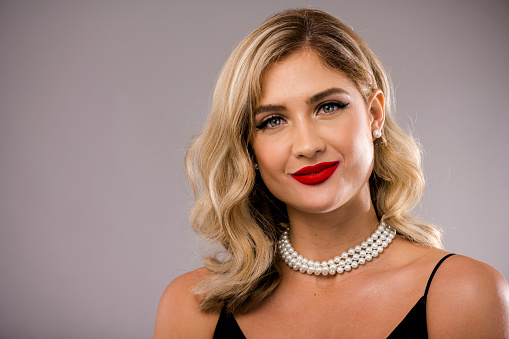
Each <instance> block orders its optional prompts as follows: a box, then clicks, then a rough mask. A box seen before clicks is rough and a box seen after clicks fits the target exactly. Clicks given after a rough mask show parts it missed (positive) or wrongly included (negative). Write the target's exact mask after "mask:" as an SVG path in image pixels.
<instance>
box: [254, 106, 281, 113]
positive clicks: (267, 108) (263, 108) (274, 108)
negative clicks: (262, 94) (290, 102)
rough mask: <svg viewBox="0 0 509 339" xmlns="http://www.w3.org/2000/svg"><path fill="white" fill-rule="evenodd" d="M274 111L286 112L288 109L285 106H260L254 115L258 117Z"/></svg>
mask: <svg viewBox="0 0 509 339" xmlns="http://www.w3.org/2000/svg"><path fill="white" fill-rule="evenodd" d="M274 111H286V107H285V106H283V105H265V106H260V107H258V108H257V109H255V111H254V112H253V115H257V114H260V113H264V112H274Z"/></svg>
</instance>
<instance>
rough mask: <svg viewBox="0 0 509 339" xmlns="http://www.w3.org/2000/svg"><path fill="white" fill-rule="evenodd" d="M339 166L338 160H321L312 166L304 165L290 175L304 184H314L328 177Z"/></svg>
mask: <svg viewBox="0 0 509 339" xmlns="http://www.w3.org/2000/svg"><path fill="white" fill-rule="evenodd" d="M338 166H339V161H332V162H321V163H319V164H316V165H314V166H306V167H304V168H301V169H300V170H298V171H297V172H295V173H293V174H291V176H292V177H293V178H294V179H295V180H297V181H298V182H300V183H301V184H304V185H316V184H319V183H321V182H324V181H325V180H327V179H329V178H330V176H331V175H332V174H334V172H335V171H336V169H337V168H338Z"/></svg>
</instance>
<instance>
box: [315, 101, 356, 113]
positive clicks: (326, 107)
mask: <svg viewBox="0 0 509 339" xmlns="http://www.w3.org/2000/svg"><path fill="white" fill-rule="evenodd" d="M349 104H350V103H349V102H347V103H343V102H340V101H329V102H325V103H323V104H321V105H320V106H318V110H317V111H318V113H324V114H332V113H334V112H335V111H336V110H337V109H343V108H346V106H348V105H349Z"/></svg>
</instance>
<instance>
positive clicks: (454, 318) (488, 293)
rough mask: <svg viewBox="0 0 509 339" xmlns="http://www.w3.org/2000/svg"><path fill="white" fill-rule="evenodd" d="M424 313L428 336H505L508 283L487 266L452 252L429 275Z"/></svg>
mask: <svg viewBox="0 0 509 339" xmlns="http://www.w3.org/2000/svg"><path fill="white" fill-rule="evenodd" d="M426 313H427V318H428V332H429V334H430V336H431V337H440V338H442V337H444V338H445V337H447V338H456V337H458V338H459V337H461V338H471V337H473V338H479V337H483V338H484V337H489V338H509V286H508V284H507V281H506V280H505V279H504V277H503V276H502V274H500V273H499V272H498V271H497V270H496V269H495V268H493V267H491V266H490V265H487V264H485V263H483V262H480V261H477V260H475V259H472V258H469V257H466V256H463V255H454V256H451V257H449V258H447V260H445V261H443V263H442V264H441V265H440V268H439V269H438V270H437V271H436V274H435V276H434V277H433V280H432V282H431V285H430V288H429V293H428V297H427V311H426Z"/></svg>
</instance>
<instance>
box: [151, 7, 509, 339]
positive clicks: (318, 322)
mask: <svg viewBox="0 0 509 339" xmlns="http://www.w3.org/2000/svg"><path fill="white" fill-rule="evenodd" d="M391 110H392V91H391V86H390V81H389V79H388V76H387V73H386V72H385V70H384V68H383V66H382V64H381V63H380V61H379V59H378V58H377V56H376V55H375V54H374V53H373V51H372V50H371V49H370V48H369V47H368V46H367V44H366V43H365V42H364V41H363V40H362V39H361V38H360V37H359V36H358V35H357V34H356V33H355V32H353V31H352V30H351V29H350V28H349V27H348V26H346V25H345V24H343V23H341V22H340V21H338V20H337V19H335V18H333V17H331V16H330V15H328V14H326V13H324V12H321V11H317V10H309V9H299V10H291V11H286V12H282V13H279V14H277V15H275V16H274V17H272V18H269V19H268V20H267V21H265V22H264V23H263V24H262V25H261V26H260V27H258V28H257V29H256V30H255V31H254V32H252V33H251V34H250V35H249V36H248V37H247V38H245V39H244V40H243V41H242V42H241V43H240V45H239V46H238V47H237V48H236V49H235V50H234V52H233V53H232V55H231V56H230V58H229V59H228V61H227V62H226V64H225V66H224V68H223V70H222V72H221V75H220V77H219V79H218V82H217V86H216V90H215V93H214V98H213V105H212V111H211V114H210V118H209V120H208V122H207V123H206V125H205V127H204V129H203V131H202V133H201V134H200V135H199V136H198V137H197V138H196V140H195V141H194V142H193V144H192V145H191V147H190V148H189V150H188V153H187V158H186V165H187V170H188V176H189V179H190V182H191V185H192V186H193V188H194V192H195V196H196V202H195V205H194V207H193V209H192V213H191V224H192V226H193V227H194V229H195V231H196V232H197V233H198V234H199V235H201V236H202V237H203V238H205V239H206V240H207V241H209V242H210V243H211V244H215V245H218V246H219V249H218V251H217V253H216V252H214V253H213V254H212V255H210V256H208V257H206V258H204V261H205V268H202V269H198V270H196V271H193V272H190V273H187V274H184V275H183V276H181V277H179V278H177V279H175V280H174V281H173V282H172V283H171V284H170V285H169V286H168V288H167V289H166V291H165V292H164V294H163V296H162V298H161V301H160V304H159V309H158V314H157V319H156V328H155V335H154V337H155V338H212V337H214V338H244V337H247V338H386V337H390V338H400V337H405V338H426V337H428V336H429V337H432V338H479V337H486V338H504V337H509V306H508V304H509V302H508V299H509V288H508V285H507V282H506V281H505V280H504V278H503V277H502V276H501V274H500V273H498V272H497V271H496V270H495V269H493V268H492V267H490V266H488V265H486V264H483V263H481V262H478V261H475V260H473V259H470V258H468V257H464V256H461V255H451V254H450V253H448V252H446V251H444V250H442V249H441V239H440V234H439V232H438V231H437V230H436V229H435V228H434V227H433V226H432V225H429V224H426V223H423V222H421V221H418V220H416V219H415V218H414V217H412V216H411V214H410V211H411V210H412V208H413V207H414V205H415V204H416V203H417V202H418V201H419V199H420V197H421V194H422V191H423V186H424V180H423V175H422V171H421V159H420V150H419V148H418V146H417V145H416V143H415V141H414V140H413V139H412V138H411V137H410V136H409V135H407V134H406V133H405V132H404V131H402V130H401V129H400V128H399V127H398V126H397V125H396V123H395V121H394V120H393V117H392V112H391ZM217 248H218V247H216V249H217Z"/></svg>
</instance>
